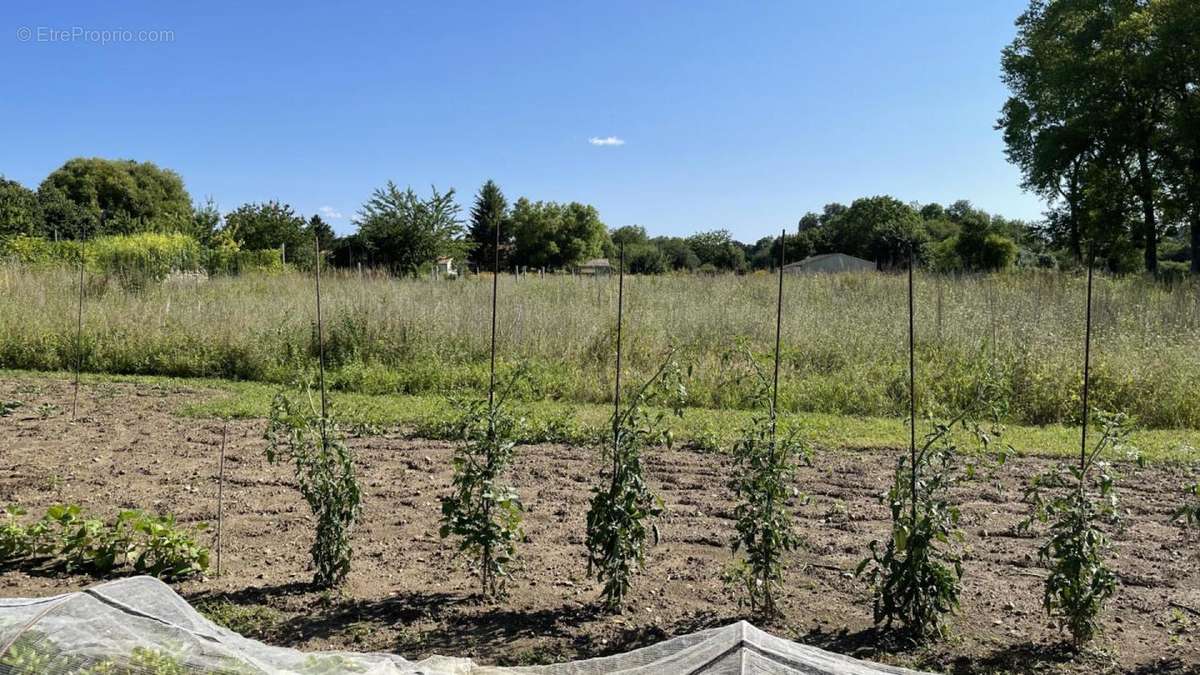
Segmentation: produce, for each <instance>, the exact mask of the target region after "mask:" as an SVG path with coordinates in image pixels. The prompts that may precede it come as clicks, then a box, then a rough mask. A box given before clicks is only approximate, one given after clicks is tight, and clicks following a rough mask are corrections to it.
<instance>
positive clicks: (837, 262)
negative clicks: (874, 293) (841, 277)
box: [783, 253, 877, 274]
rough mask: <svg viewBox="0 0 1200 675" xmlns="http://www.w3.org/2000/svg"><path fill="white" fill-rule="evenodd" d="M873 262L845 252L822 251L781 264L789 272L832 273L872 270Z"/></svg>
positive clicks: (873, 267)
mask: <svg viewBox="0 0 1200 675" xmlns="http://www.w3.org/2000/svg"><path fill="white" fill-rule="evenodd" d="M876 269H877V267H876V266H875V263H873V262H871V261H870V260H863V259H862V258H855V257H854V256H852V255H846V254H845V253H824V254H822V255H814V256H811V257H808V258H805V259H804V260H801V261H800V262H794V263H789V264H787V265H784V266H783V271H784V272H788V273H790V274H832V273H837V272H874V271H875V270H876Z"/></svg>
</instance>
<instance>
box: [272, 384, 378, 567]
mask: <svg viewBox="0 0 1200 675" xmlns="http://www.w3.org/2000/svg"><path fill="white" fill-rule="evenodd" d="M266 439H267V461H269V462H271V463H275V462H281V461H282V462H291V463H292V465H293V468H294V470H295V475H296V481H297V483H298V487H299V489H300V494H301V495H302V496H303V497H304V500H305V501H306V502H308V506H309V508H310V509H312V512H313V516H315V517H316V519H317V528H316V535H315V537H314V539H313V544H312V548H311V553H312V559H313V566H314V567H315V568H316V572H315V574H314V577H313V583H315V584H316V585H317V586H320V587H323V588H330V587H333V586H336V585H338V584H340V583H341V582H342V581H343V580H344V579H345V578H346V575H347V574H348V573H349V572H350V557H351V553H352V550H351V545H350V531H351V529H352V528H353V526H354V523H355V521H356V520H357V519H358V515H359V512H360V509H361V501H362V493H361V491H360V489H359V485H358V480H357V479H356V478H355V475H354V460H353V457H352V456H351V454H350V449H349V448H348V447H346V444H345V441H344V440H343V438H342V436H341V433H340V432H339V430H338V427H337V424H336V422H335V421H334V419H333V418H332V416H330V417H323V416H322V415H321V412H320V408H319V407H318V404H317V403H316V402H315V401H314V400H313V392H312V389H311V387H310V386H309V385H308V384H307V383H305V385H304V390H303V392H302V393H300V394H298V395H297V394H290V393H289V392H288V391H286V390H280V391H279V392H278V393H276V395H275V399H274V400H273V401H272V403H271V415H270V420H269V421H268V423H267V432H266Z"/></svg>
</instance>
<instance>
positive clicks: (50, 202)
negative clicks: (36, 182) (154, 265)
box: [38, 157, 192, 237]
mask: <svg viewBox="0 0 1200 675" xmlns="http://www.w3.org/2000/svg"><path fill="white" fill-rule="evenodd" d="M38 201H39V203H40V204H41V207H42V212H43V213H44V216H45V227H46V231H47V234H48V235H53V234H54V233H57V234H58V235H60V236H64V237H75V236H77V235H78V233H79V232H81V231H84V230H83V229H82V228H87V229H86V232H85V233H86V235H87V236H89V237H90V236H92V235H96V234H100V235H103V234H130V233H134V232H146V231H155V232H186V231H188V230H189V229H190V227H191V224H192V198H191V197H190V196H189V195H188V193H187V190H186V189H184V186H183V179H181V178H180V177H179V174H177V173H175V172H174V171H170V170H168V169H160V168H159V167H158V166H156V165H154V164H152V163H150V162H135V161H133V160H112V159H101V158H99V157H95V158H90V159H85V158H82V157H77V158H75V159H71V160H68V161H67V162H66V163H65V164H63V165H62V166H61V167H59V168H58V169H55V170H54V172H52V173H51V174H50V175H49V176H47V177H46V179H45V180H44V181H42V184H41V185H40V186H39V187H38Z"/></svg>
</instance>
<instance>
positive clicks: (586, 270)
mask: <svg viewBox="0 0 1200 675" xmlns="http://www.w3.org/2000/svg"><path fill="white" fill-rule="evenodd" d="M612 271H613V266H612V265H610V264H609V262H608V258H592V259H591V260H588V261H585V262H584V263H583V264H582V265H580V266H579V273H580V274H591V275H598V274H609V273H611V272H612Z"/></svg>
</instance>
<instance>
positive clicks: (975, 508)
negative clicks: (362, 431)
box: [0, 379, 1200, 673]
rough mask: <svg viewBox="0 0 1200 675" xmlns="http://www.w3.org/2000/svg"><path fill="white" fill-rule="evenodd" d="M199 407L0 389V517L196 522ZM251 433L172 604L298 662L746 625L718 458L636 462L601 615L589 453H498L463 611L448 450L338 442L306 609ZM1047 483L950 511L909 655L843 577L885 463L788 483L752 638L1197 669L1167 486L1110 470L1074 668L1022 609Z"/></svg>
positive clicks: (972, 494)
mask: <svg viewBox="0 0 1200 675" xmlns="http://www.w3.org/2000/svg"><path fill="white" fill-rule="evenodd" d="M210 395H213V393H212V392H208V391H203V390H198V389H197V390H189V389H180V388H163V387H156V386H150V385H132V384H102V385H85V386H84V387H83V388H82V390H81V392H80V399H79V418H78V419H77V420H76V421H74V422H73V421H72V420H71V386H70V384H69V383H67V382H62V381H52V380H23V379H21V380H0V400H11V399H16V400H20V401H22V402H23V405H22V406H21V407H20V408H17V409H16V410H15V411H13V412H12V413H11V414H10V415H9V416H6V417H0V448H2V449H3V450H2V452H3V454H4V461H3V462H0V505H3V504H20V505H22V506H25V507H27V508H29V509H30V510H31V511H40V509H42V508H43V507H45V506H47V505H49V504H52V503H55V502H74V503H79V504H81V505H83V506H85V507H86V508H87V509H89V510H92V511H95V512H98V513H102V514H106V515H107V514H111V513H113V512H115V511H116V510H118V509H121V508H130V507H136V508H142V509H149V510H159V511H169V512H172V513H174V514H176V515H177V516H178V517H179V518H180V519H181V520H183V521H184V522H194V521H205V522H208V523H210V524H215V522H216V511H217V468H218V451H219V443H220V438H221V423H220V422H215V421H211V420H197V419H190V418H185V417H180V416H178V415H177V414H176V411H177V410H178V409H179V408H180V406H181V405H183V404H185V403H187V402H188V401H192V400H199V399H201V398H202V397H205V396H210ZM264 426H265V424H264V422H263V421H261V420H259V421H238V422H234V423H231V424H230V426H229V443H228V447H227V463H226V485H225V506H224V513H225V519H224V526H225V536H226V543H225V545H224V550H223V554H222V568H223V569H222V571H223V574H222V575H221V576H220V577H219V578H216V577H215V575H214V574H213V571H212V570H210V576H209V578H206V579H201V580H195V581H189V582H185V583H181V584H178V585H176V588H177V590H178V591H179V592H180V593H181V594H183V595H184V596H185V597H187V598H188V599H189V600H191V601H192V602H193V603H196V604H199V605H202V606H209V607H211V606H213V603H220V602H222V601H225V602H229V603H233V604H235V605H238V606H243V607H247V608H251V609H254V610H256V611H255V612H254V613H252V614H251V616H252V617H254V618H253V619H252V620H243V622H242V624H241V625H239V626H238V627H239V628H240V629H241V630H244V631H246V632H248V633H250V634H251V635H253V636H254V637H257V638H260V639H263V640H266V641H268V642H271V643H274V644H280V645H286V646H291V647H297V648H302V649H330V648H338V649H351V650H359V651H391V652H397V653H401V654H403V655H404V656H406V657H409V658H419V657H422V656H424V655H428V654H431V653H435V652H436V653H441V654H451V655H456V656H470V657H474V658H476V659H478V660H481V661H485V662H498V663H534V662H549V661H559V660H564V659H576V658H582V657H587V656H596V655H601V654H608V653H613V652H617V651H624V650H627V649H631V648H634V647H638V646H642V645H645V644H650V643H653V642H656V641H658V640H661V639H664V638H667V637H670V636H672V635H677V634H682V633H687V632H691V631H695V630H698V629H701V628H705V627H711V626H717V625H723V624H726V623H729V622H732V621H735V620H737V619H740V618H744V612H743V611H742V610H741V609H739V607H738V604H737V602H736V598H735V597H734V596H733V595H731V594H730V592H729V591H728V590H727V589H726V587H725V585H724V584H723V582H722V580H721V576H722V572H723V570H724V569H725V568H726V566H727V565H728V564H729V562H730V553H729V550H728V547H727V544H728V541H729V539H730V536H731V535H732V533H733V528H732V524H733V522H732V511H733V504H732V502H731V495H730V492H729V490H728V488H727V487H726V481H727V477H728V472H729V463H728V461H727V459H726V458H724V457H722V456H720V455H714V454H701V453H697V452H692V451H687V450H666V449H660V450H655V451H653V452H651V453H649V456H648V468H649V471H650V479H651V483H652V485H653V486H654V488H656V489H657V490H658V492H659V494H660V495H661V496H662V497H663V499H664V500H665V502H666V505H667V513H666V515H665V516H664V517H663V518H662V519H661V520H660V521H659V530H660V532H661V536H662V539H661V541H660V543H659V544H658V545H657V546H656V547H654V548H653V549H652V550H651V552H650V554H649V556H648V559H647V561H646V569H645V572H644V573H643V574H641V575H640V576H639V577H638V578H637V580H636V582H635V587H634V591H633V593H632V598H631V600H630V602H629V604H628V608H627V609H626V610H625V611H624V612H623V613H621V614H618V615H609V614H605V613H603V612H601V611H600V610H599V609H598V607H597V604H596V599H597V596H598V591H599V588H598V586H597V584H595V583H594V582H593V581H591V580H589V579H587V578H586V574H585V573H586V565H585V558H584V549H583V529H584V517H585V514H586V511H587V502H588V499H589V497H590V487H591V486H592V485H593V484H594V483H595V482H596V481H597V479H598V476H599V471H600V468H599V465H598V463H597V462H596V459H595V454H594V452H593V451H592V450H589V449H586V448H576V447H566V446H558V445H539V446H532V447H524V448H522V449H521V450H520V455H519V457H518V459H517V461H516V464H515V468H514V470H513V474H512V477H511V478H512V482H513V483H514V484H515V486H516V487H517V489H518V490H519V492H520V494H521V496H522V498H523V500H524V503H525V505H526V508H527V512H526V530H527V541H526V542H525V543H524V544H523V545H522V547H521V550H520V556H521V567H520V569H519V570H518V571H517V572H516V574H515V577H514V578H513V580H512V581H511V582H510V584H509V589H508V590H509V597H508V599H507V600H505V601H503V602H501V603H488V602H483V601H480V600H479V599H478V598H477V597H476V596H475V594H474V588H475V582H474V579H473V578H472V577H471V576H470V575H469V573H468V571H467V569H466V565H465V561H464V560H462V559H461V558H459V557H456V556H455V554H454V550H453V547H452V546H451V545H450V544H449V543H447V542H444V541H442V540H440V539H439V537H438V534H437V530H438V517H439V514H440V511H439V504H438V498H439V497H440V496H441V495H443V494H445V493H446V492H447V489H448V485H449V481H450V464H449V458H450V455H451V451H452V446H451V445H450V444H447V443H442V442H431V441H425V440H420V439H411V438H406V437H404V436H403V435H402V434H399V433H396V434H388V435H382V436H369V437H357V438H352V439H351V440H350V445H351V446H352V447H353V448H354V450H355V452H356V458H357V463H358V470H359V477H360V480H361V482H362V484H363V486H364V490H365V494H364V500H365V511H364V518H363V521H362V525H361V527H359V529H358V530H357V531H356V534H355V537H354V546H355V557H354V567H353V571H352V572H351V575H350V578H349V581H348V583H347V584H346V586H345V588H344V589H343V590H342V591H340V592H339V593H335V594H328V593H321V592H318V591H315V590H313V589H311V588H310V586H309V584H308V582H309V580H310V578H311V571H310V569H309V565H308V547H309V542H310V540H309V538H310V536H311V532H312V530H311V518H310V515H309V512H308V509H307V507H306V505H305V504H304V502H303V501H302V500H301V498H300V496H299V494H298V493H297V491H296V490H295V488H294V482H293V479H292V476H291V474H290V471H289V469H288V467H283V466H272V465H269V464H267V463H266V461H265V458H264V456H263V449H264V442H263V441H262V438H261V436H262V432H263V429H264ZM1048 464H1049V460H1046V459H1041V458H1031V457H1022V458H1017V459H1015V460H1011V461H1010V462H1009V464H1008V465H1007V467H1006V468H1005V469H1004V470H1003V472H1002V473H1001V474H1000V476H999V480H998V483H989V482H987V481H979V482H976V483H974V484H972V487H970V488H969V489H965V490H963V491H962V492H961V493H960V494H959V495H958V499H959V503H960V504H961V506H962V510H963V517H964V519H963V524H964V529H965V532H966V545H967V548H968V558H967V561H966V566H965V580H964V586H965V587H964V593H963V598H962V600H963V603H962V609H961V611H960V612H959V614H958V615H957V616H956V617H955V619H954V623H953V631H952V635H951V636H950V637H949V638H948V639H946V640H943V641H941V642H938V643H935V644H932V645H929V646H924V647H913V646H911V645H905V644H899V643H897V642H896V641H895V640H894V639H892V638H891V637H889V635H888V634H886V633H884V632H881V631H877V630H875V629H874V628H873V627H872V622H871V598H870V594H869V592H868V589H867V588H866V587H865V586H864V585H863V583H862V582H861V581H859V580H857V579H855V578H854V576H853V570H854V568H855V567H856V565H857V564H858V562H859V560H861V559H862V557H863V556H864V555H865V551H866V546H867V544H868V543H869V542H870V541H871V540H872V539H875V538H879V537H883V536H886V533H887V520H886V519H887V512H886V510H885V508H884V507H883V506H882V505H881V504H880V500H879V498H880V496H881V495H882V494H883V492H884V491H885V490H886V487H887V485H888V484H889V482H890V476H891V470H892V467H893V466H894V456H893V454H889V453H881V452H873V451H871V452H869V451H854V450H852V449H841V450H837V451H825V452H819V453H818V454H817V456H816V458H815V462H814V466H812V467H806V468H804V469H803V470H802V471H801V472H800V485H799V487H800V489H801V490H802V491H804V492H807V493H808V494H809V495H811V500H810V501H809V502H808V503H806V504H803V505H798V506H797V525H798V527H799V529H800V531H801V533H802V534H803V536H804V538H805V539H806V540H807V542H808V546H807V548H806V549H805V550H803V551H801V552H799V553H798V554H796V555H795V556H794V558H793V560H792V562H791V564H790V565H789V569H788V571H787V592H786V595H785V597H784V598H783V599H782V607H783V609H784V612H785V615H786V619H784V620H781V621H778V622H776V623H775V624H774V625H769V626H764V628H767V629H768V630H771V631H772V632H774V633H776V634H778V635H781V636H785V637H788V638H790V639H794V640H798V641H801V642H806V643H809V644H814V645H817V646H820V647H823V648H826V649H830V650H833V651H838V652H843V653H848V654H852V655H855V656H858V657H861V658H869V659H873V660H878V661H884V662H889V663H897V664H904V665H908V666H916V667H921V668H926V669H930V670H938V671H947V672H954V673H976V672H1052V671H1069V672H1130V673H1158V672H1193V673H1194V672H1200V650H1198V644H1200V643H1198V642H1197V635H1198V630H1200V573H1198V572H1197V564H1196V563H1197V550H1198V546H1197V541H1196V539H1195V537H1194V535H1189V533H1188V532H1187V531H1185V530H1184V529H1182V528H1181V527H1179V526H1178V525H1175V524H1173V523H1172V522H1171V513H1172V511H1173V510H1174V508H1175V507H1176V506H1177V505H1178V503H1179V500H1180V488H1181V486H1182V485H1183V484H1184V483H1185V482H1186V480H1187V479H1188V475H1189V472H1188V471H1187V470H1186V469H1185V468H1184V467H1179V466H1171V465H1156V466H1152V467H1149V468H1146V469H1142V470H1136V469H1134V467H1126V471H1125V472H1126V474H1127V475H1126V478H1125V480H1124V482H1123V483H1122V485H1121V487H1120V491H1121V496H1122V499H1123V506H1124V507H1125V508H1127V509H1128V510H1129V520H1128V525H1127V527H1125V528H1124V529H1123V530H1121V531H1119V532H1114V533H1113V536H1114V540H1115V548H1114V552H1113V556H1112V564H1113V565H1114V566H1115V568H1116V569H1117V570H1118V572H1119V575H1120V580H1121V587H1120V591H1119V593H1118V595H1117V596H1116V597H1115V598H1114V599H1113V601H1112V602H1111V603H1110V605H1109V607H1108V611H1107V612H1106V614H1105V619H1104V636H1103V638H1102V639H1101V640H1100V641H1099V642H1098V643H1097V645H1096V646H1095V647H1094V648H1093V649H1092V650H1090V651H1088V652H1087V653H1084V654H1082V655H1073V654H1071V653H1069V650H1067V649H1065V647H1064V645H1063V643H1062V635H1061V634H1060V633H1059V632H1058V630H1057V629H1056V628H1055V627H1054V626H1053V624H1052V623H1050V622H1049V621H1048V619H1047V617H1046V616H1045V615H1044V614H1043V612H1042V610H1041V605H1040V601H1041V584H1042V576H1043V572H1042V570H1041V569H1040V568H1039V566H1038V564H1037V561H1036V557H1035V553H1034V551H1035V548H1036V545H1037V539H1034V538H1031V537H1026V536H1018V535H1016V534H1015V533H1014V532H1015V529H1014V528H1015V525H1016V523H1017V522H1018V521H1019V520H1020V519H1021V518H1022V517H1023V516H1024V515H1025V514H1026V513H1027V511H1028V507H1027V505H1025V504H1023V503H1022V502H1021V488H1022V484H1023V481H1024V480H1026V479H1027V478H1028V477H1029V476H1031V475H1033V474H1034V473H1036V472H1039V471H1041V470H1043V469H1045V468H1046V467H1047V466H1048ZM213 534H214V532H213V531H212V530H210V531H209V532H208V533H205V534H204V535H203V536H205V537H208V538H211V537H212V536H213ZM96 581H97V580H96V579H94V578H90V577H86V576H69V575H68V576H64V575H62V574H61V573H51V572H49V571H46V570H39V569H28V568H26V569H17V570H11V569H10V570H3V571H2V573H0V594H3V595H5V596H38V595H47V594H54V593H60V592H64V591H68V590H73V589H78V588H80V587H83V586H86V585H89V584H92V583H95V582H96Z"/></svg>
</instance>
